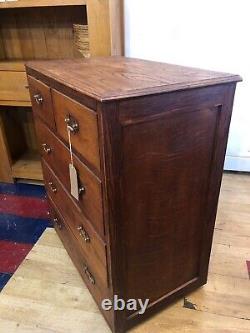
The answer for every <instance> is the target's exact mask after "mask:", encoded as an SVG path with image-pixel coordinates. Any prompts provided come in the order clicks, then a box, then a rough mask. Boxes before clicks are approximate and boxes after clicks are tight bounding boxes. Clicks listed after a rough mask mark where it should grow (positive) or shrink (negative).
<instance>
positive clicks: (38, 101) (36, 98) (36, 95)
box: [34, 94, 43, 105]
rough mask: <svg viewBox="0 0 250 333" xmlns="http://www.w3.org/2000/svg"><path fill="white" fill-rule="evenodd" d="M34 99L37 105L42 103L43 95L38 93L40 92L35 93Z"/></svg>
mask: <svg viewBox="0 0 250 333" xmlns="http://www.w3.org/2000/svg"><path fill="white" fill-rule="evenodd" d="M34 100H35V101H36V103H37V104H38V105H41V104H43V96H42V95H40V94H35V95H34Z"/></svg>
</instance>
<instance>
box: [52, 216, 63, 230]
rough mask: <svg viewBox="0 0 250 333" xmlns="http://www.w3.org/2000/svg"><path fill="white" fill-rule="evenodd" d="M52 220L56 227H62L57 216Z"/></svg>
mask: <svg viewBox="0 0 250 333" xmlns="http://www.w3.org/2000/svg"><path fill="white" fill-rule="evenodd" d="M53 222H54V224H55V225H56V226H57V227H58V229H60V230H61V229H62V227H63V226H62V224H61V223H60V222H59V220H58V218H57V217H55V218H53Z"/></svg>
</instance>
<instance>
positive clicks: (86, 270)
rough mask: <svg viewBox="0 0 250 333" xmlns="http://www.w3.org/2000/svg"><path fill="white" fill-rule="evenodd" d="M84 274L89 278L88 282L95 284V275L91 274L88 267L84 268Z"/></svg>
mask: <svg viewBox="0 0 250 333" xmlns="http://www.w3.org/2000/svg"><path fill="white" fill-rule="evenodd" d="M84 273H85V275H86V276H87V278H88V280H89V282H90V283H92V284H95V278H94V277H93V275H92V274H91V273H90V271H89V269H88V267H87V266H84Z"/></svg>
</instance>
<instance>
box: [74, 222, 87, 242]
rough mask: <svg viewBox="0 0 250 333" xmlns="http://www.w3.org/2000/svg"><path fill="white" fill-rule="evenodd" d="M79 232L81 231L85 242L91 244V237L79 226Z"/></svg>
mask: <svg viewBox="0 0 250 333" xmlns="http://www.w3.org/2000/svg"><path fill="white" fill-rule="evenodd" d="M77 230H78V231H79V234H80V235H81V236H82V238H83V239H84V241H85V242H86V243H89V242H90V238H89V235H88V233H87V231H86V230H85V229H84V228H83V226H82V225H79V227H77Z"/></svg>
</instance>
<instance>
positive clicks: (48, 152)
mask: <svg viewBox="0 0 250 333" xmlns="http://www.w3.org/2000/svg"><path fill="white" fill-rule="evenodd" d="M42 147H43V150H44V151H45V153H46V154H50V153H51V152H52V149H51V148H50V146H49V145H48V144H47V143H43V144H42Z"/></svg>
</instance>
